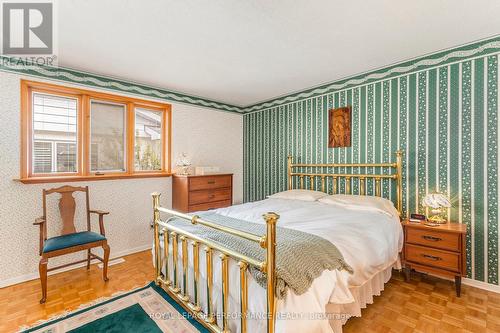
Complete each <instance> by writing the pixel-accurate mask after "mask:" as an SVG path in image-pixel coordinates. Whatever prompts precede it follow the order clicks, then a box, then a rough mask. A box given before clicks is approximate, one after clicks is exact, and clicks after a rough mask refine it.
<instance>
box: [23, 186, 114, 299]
mask: <svg viewBox="0 0 500 333" xmlns="http://www.w3.org/2000/svg"><path fill="white" fill-rule="evenodd" d="M74 192H85V199H86V202H87V209H86V211H87V231H82V232H76V229H75V224H74V217H75V208H76V203H75V198H74V197H73V193H74ZM52 193H59V194H61V198H60V199H59V212H60V214H61V219H62V230H61V236H56V237H52V238H49V239H47V201H46V199H47V195H50V194H52ZM91 214H96V215H98V216H99V229H100V233H95V232H92V231H90V215H91ZM108 214H109V212H104V211H100V210H91V209H90V207H89V188H88V186H85V187H72V186H61V187H58V188H53V189H50V190H43V216H42V217H39V218H37V219H35V223H33V224H34V225H38V226H40V250H39V254H40V255H41V256H42V258H41V259H40V264H39V271H40V281H41V283H42V299H41V300H40V303H45V301H46V299H47V272H49V271H52V270H54V269H58V268H62V267H67V266H71V265H75V264H79V263H82V262H85V261H86V262H87V269H89V268H90V260H92V259H98V260H100V261H101V262H102V263H103V264H104V266H103V269H102V277H103V279H104V281H108V260H109V251H110V249H109V246H108V242H107V239H106V237H105V231H104V215H108ZM94 247H102V248H103V250H104V258H101V257H99V256H97V255H95V254H93V253H92V252H91V249H92V248H94ZM83 250H87V259H84V260H79V261H76V262H72V263H69V264H65V265H61V266H57V267H53V268H49V269H47V264H48V261H49V258H52V257H57V256H61V255H64V254H68V253H73V252H78V251H83Z"/></svg>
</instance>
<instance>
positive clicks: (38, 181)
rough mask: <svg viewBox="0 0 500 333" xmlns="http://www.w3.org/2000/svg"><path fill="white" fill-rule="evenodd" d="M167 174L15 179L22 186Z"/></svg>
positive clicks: (166, 173) (169, 174)
mask: <svg viewBox="0 0 500 333" xmlns="http://www.w3.org/2000/svg"><path fill="white" fill-rule="evenodd" d="M170 176H172V174H171V173H169V172H143V173H135V174H125V175H116V174H115V175H102V176H95V175H92V176H57V177H30V178H20V179H15V180H16V181H19V182H21V183H23V184H41V183H62V182H83V181H94V180H114V179H134V178H155V177H170Z"/></svg>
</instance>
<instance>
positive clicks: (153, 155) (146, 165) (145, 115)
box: [134, 108, 162, 171]
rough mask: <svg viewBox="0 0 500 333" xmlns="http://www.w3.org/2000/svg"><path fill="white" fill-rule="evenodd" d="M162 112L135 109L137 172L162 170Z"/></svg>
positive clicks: (135, 157)
mask: <svg viewBox="0 0 500 333" xmlns="http://www.w3.org/2000/svg"><path fill="white" fill-rule="evenodd" d="M161 120H162V112H160V111H151V110H146V109H141V108H136V109H135V147H134V152H135V153H134V160H135V170H139V171H146V170H147V171H150V170H161V160H162V157H161V155H162V142H161V133H162V124H161Z"/></svg>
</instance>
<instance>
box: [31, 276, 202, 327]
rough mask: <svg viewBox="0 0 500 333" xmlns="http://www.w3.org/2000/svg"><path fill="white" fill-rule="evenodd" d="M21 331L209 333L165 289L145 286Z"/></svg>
mask: <svg viewBox="0 0 500 333" xmlns="http://www.w3.org/2000/svg"><path fill="white" fill-rule="evenodd" d="M23 332H37V333H60V332H61V333H62V332H72V333H100V332H103V333H104V332H106V333H109V332H116V333H118V332H120V333H128V332H130V333H161V332H168V333H181V332H182V333H194V332H196V333H197V332H202V333H208V330H207V329H206V328H205V327H203V326H202V325H201V324H200V323H198V322H197V321H195V320H194V319H193V318H192V317H190V316H189V315H188V313H187V312H186V311H185V310H184V309H183V308H182V307H181V306H180V305H179V304H177V303H176V302H175V301H174V300H173V299H172V298H171V297H170V296H168V294H167V293H166V292H164V291H163V290H162V289H161V288H159V287H157V286H156V285H155V284H154V283H153V282H151V283H150V284H149V285H147V286H146V287H143V288H140V289H136V290H133V291H131V292H128V293H126V294H123V295H120V296H116V297H113V298H111V299H109V300H106V301H103V302H101V303H98V304H94V305H91V306H89V307H87V308H84V309H81V310H77V311H75V312H72V313H69V314H66V315H64V316H62V317H59V318H57V319H54V320H49V321H47V322H44V323H42V324H40V325H37V326H35V327H31V328H29V329H27V330H24V331H23Z"/></svg>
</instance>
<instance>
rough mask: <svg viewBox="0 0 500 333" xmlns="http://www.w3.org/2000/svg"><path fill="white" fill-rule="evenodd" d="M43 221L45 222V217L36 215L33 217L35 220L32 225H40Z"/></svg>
mask: <svg viewBox="0 0 500 333" xmlns="http://www.w3.org/2000/svg"><path fill="white" fill-rule="evenodd" d="M44 223H45V218H44V217H43V216H42V217H37V218H36V219H35V222H34V223H33V225H41V224H44Z"/></svg>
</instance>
